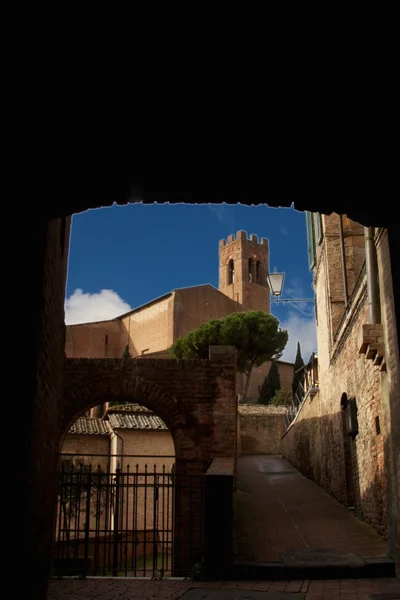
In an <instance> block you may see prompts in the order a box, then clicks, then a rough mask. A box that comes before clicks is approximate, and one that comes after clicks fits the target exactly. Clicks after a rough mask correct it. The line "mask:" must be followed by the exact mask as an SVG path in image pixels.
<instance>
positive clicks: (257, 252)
mask: <svg viewBox="0 0 400 600" xmlns="http://www.w3.org/2000/svg"><path fill="white" fill-rule="evenodd" d="M249 259H252V261H253V269H252V281H250V278H249ZM230 260H233V262H234V280H233V282H232V283H230V281H229V276H228V271H229V261H230ZM257 262H259V263H260V270H259V278H258V281H256V279H257V277H256V267H255V265H256V263H257ZM268 267H269V245H268V240H267V239H266V238H262V240H261V241H260V243H259V241H258V238H257V236H256V235H251V236H250V238H248V236H247V233H246V232H245V231H238V232H237V234H236V236H235V235H230V236H229V237H228V239H227V240H221V241H220V244H219V286H218V287H219V289H220V290H221V292H223V293H224V294H226V295H227V296H228V297H229V298H231V299H232V300H234V301H235V302H238V303H240V304H241V308H240V309H238V310H264V311H265V312H267V313H269V312H270V301H269V288H268V283H267V277H266V274H267V271H268Z"/></svg>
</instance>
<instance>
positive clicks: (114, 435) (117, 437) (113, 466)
mask: <svg viewBox="0 0 400 600" xmlns="http://www.w3.org/2000/svg"><path fill="white" fill-rule="evenodd" d="M117 440H120V442H121V453H120V454H121V462H120V465H119V466H120V468H121V469H122V459H123V456H124V440H123V439H122V437H121V436H120V435H118V433H117V432H116V431H115V429H113V432H112V434H111V454H112V455H113V454H118V441H117ZM114 442H115V443H114ZM114 446H115V450H116V452H114ZM116 468H117V457H116V456H111V461H110V471H115V470H116Z"/></svg>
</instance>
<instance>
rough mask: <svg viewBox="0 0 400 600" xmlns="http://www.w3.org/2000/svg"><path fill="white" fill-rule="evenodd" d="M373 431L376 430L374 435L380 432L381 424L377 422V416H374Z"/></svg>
mask: <svg viewBox="0 0 400 600" xmlns="http://www.w3.org/2000/svg"><path fill="white" fill-rule="evenodd" d="M375 431H376V435H380V433H381V424H380V422H379V417H375Z"/></svg>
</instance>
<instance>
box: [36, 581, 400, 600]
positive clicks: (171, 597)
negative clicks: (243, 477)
mask: <svg viewBox="0 0 400 600" xmlns="http://www.w3.org/2000/svg"><path fill="white" fill-rule="evenodd" d="M193 588H200V589H202V590H204V592H206V591H207V590H210V591H211V590H229V589H231V590H237V592H238V596H237V597H238V598H242V597H246V596H248V597H249V593H247V594H246V590H247V592H250V590H254V591H256V590H257V591H265V592H286V593H288V596H287V598H288V600H290V595H289V594H290V593H296V592H302V593H304V594H305V600H368V598H369V597H370V596H371V595H372V594H383V593H384V594H392V599H393V598H394V597H397V598H398V599H399V600H400V581H399V580H397V579H339V580H330V579H328V580H318V581H309V580H304V581H225V582H224V581H220V582H215V581H212V582H211V581H210V582H196V581H188V580H164V581H152V580H148V579H146V580H145V579H105V578H99V579H86V580H79V579H60V580H51V581H50V582H49V593H48V596H47V600H155V599H158V600H177V599H178V598H182V597H183V598H182V600H184V594H185V592H187V591H188V590H190V589H193ZM239 590H240V591H241V593H240V592H239ZM243 592H244V593H243ZM239 594H240V596H239Z"/></svg>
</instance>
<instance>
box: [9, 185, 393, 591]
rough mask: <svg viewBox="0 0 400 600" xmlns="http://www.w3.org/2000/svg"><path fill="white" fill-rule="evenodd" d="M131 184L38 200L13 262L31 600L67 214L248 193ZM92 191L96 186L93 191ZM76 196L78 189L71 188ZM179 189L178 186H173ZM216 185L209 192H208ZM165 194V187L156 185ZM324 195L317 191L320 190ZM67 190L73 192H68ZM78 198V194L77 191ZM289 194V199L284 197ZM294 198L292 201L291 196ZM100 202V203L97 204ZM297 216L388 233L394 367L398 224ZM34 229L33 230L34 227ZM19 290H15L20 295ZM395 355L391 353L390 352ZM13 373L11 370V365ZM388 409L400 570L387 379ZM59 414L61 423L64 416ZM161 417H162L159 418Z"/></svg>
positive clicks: (373, 213) (57, 360)
mask: <svg viewBox="0 0 400 600" xmlns="http://www.w3.org/2000/svg"><path fill="white" fill-rule="evenodd" d="M134 181H138V180H136V179H135V178H129V180H128V181H127V182H125V183H123V184H121V183H120V182H119V183H118V182H117V183H116V184H115V185H111V184H110V182H109V184H107V185H106V184H105V182H104V181H99V183H98V185H97V184H96V183H94V184H93V185H92V182H91V187H90V191H88V190H89V188H88V187H86V189H85V193H83V192H82V193H80V192H78V193H68V195H66V196H65V198H64V199H61V200H60V199H59V198H57V201H54V202H53V203H50V204H48V205H46V206H44V205H43V206H41V205H40V203H39V201H38V203H37V204H36V205H35V204H34V203H32V210H30V209H27V212H28V213H30V214H28V216H30V217H31V219H29V218H27V219H26V221H27V223H26V227H25V229H24V239H23V243H22V244H21V248H20V250H21V252H20V253H19V255H18V256H16V257H15V260H16V268H17V269H18V271H19V272H29V273H30V276H31V277H30V280H31V282H32V285H31V288H30V298H29V305H28V307H27V315H26V316H27V318H25V324H24V330H25V339H26V344H25V346H24V361H25V381H26V389H27V392H26V394H25V396H24V399H23V405H24V409H23V411H22V412H23V414H22V417H21V418H20V420H19V440H20V442H19V443H20V447H19V452H20V456H21V460H20V463H19V464H20V465H21V468H20V469H19V472H18V478H17V481H16V486H15V489H16V491H17V494H18V496H19V497H21V498H24V499H25V502H26V503H27V504H28V505H29V511H27V510H21V508H19V509H18V513H16V515H15V522H18V525H19V531H18V543H19V546H20V548H22V549H23V550H22V552H23V555H24V557H25V561H26V564H27V565H28V567H27V569H26V576H27V577H28V578H29V577H30V578H31V580H32V585H35V587H36V589H37V593H36V597H37V598H45V594H46V587H47V583H46V582H47V576H48V572H49V567H50V560H51V545H52V530H53V528H52V519H53V516H52V515H53V512H54V497H55V487H54V481H55V472H56V463H55V457H56V455H57V451H58V448H59V442H60V439H61V437H62V435H63V432H64V430H65V427H66V425H67V423H68V418H70V416H71V415H70V416H69V417H68V416H67V413H66V412H65V407H64V395H63V391H64V385H65V374H66V371H67V368H68V367H67V365H66V361H65V354H64V345H65V327H64V297H65V282H66V273H67V263H68V239H69V227H70V219H69V215H71V214H74V213H77V212H81V211H85V210H87V209H90V208H96V207H102V206H111V205H112V204H113V203H114V202H117V203H119V204H126V203H127V202H128V201H133V202H134V201H142V202H144V203H148V204H151V203H155V202H157V203H163V202H169V203H174V202H185V203H194V204H200V203H203V202H204V203H207V204H208V203H215V204H219V203H228V204H229V203H230V204H235V203H237V202H241V203H246V201H245V200H243V198H244V197H248V194H247V195H246V194H243V193H240V194H239V193H238V192H237V191H235V190H227V189H226V190H225V191H223V192H222V193H220V194H219V195H218V197H216V196H215V195H213V194H211V195H208V196H207V200H204V194H203V193H202V192H201V191H199V192H198V193H197V192H191V193H188V194H185V193H179V194H174V193H165V194H164V193H159V192H154V191H152V190H153V189H157V186H154V188H152V186H151V185H149V186H147V185H144V184H143V183H142V184H141V186H140V190H141V191H140V192H137V193H136V192H134V191H132V190H135V189H139V188H138V186H136V185H135V184H133V183H132V182H134ZM96 186H97V187H96ZM76 187H77V189H79V185H78V183H76ZM177 187H179V186H177ZM212 188H213V186H210V189H212ZM158 189H162V186H158ZM321 189H322V187H321ZM70 191H71V190H70ZM74 192H75V190H74ZM288 195H289V194H288ZM291 196H292V197H296V194H295V193H294V194H291ZM99 198H101V200H99ZM262 203H264V204H268V206H271V207H290V206H291V205H292V201H291V200H286V199H278V200H273V201H271V200H270V198H269V197H268V195H267V194H265V193H264V192H263V193H261V194H257V198H256V200H254V198H249V201H248V204H262ZM293 204H294V208H296V209H297V210H310V211H319V212H322V213H326V214H330V213H331V212H337V213H340V214H347V215H348V216H349V217H350V218H351V219H353V220H355V221H358V222H359V223H361V224H363V225H366V226H378V227H385V228H386V229H387V232H388V256H389V261H388V270H387V282H386V283H387V288H386V293H387V294H388V297H390V301H391V303H392V305H393V319H392V326H391V331H392V334H393V338H394V344H395V346H394V351H395V353H396V355H397V364H398V340H399V335H398V327H399V323H400V314H399V312H400V311H399V307H400V236H399V224H398V223H396V222H395V219H394V215H393V213H392V208H391V207H390V206H389V204H388V205H385V204H384V202H380V204H379V207H378V208H375V207H374V208H371V209H370V210H369V211H368V209H365V208H364V207H363V208H362V209H361V210H360V209H357V208H354V204H353V203H352V202H351V200H348V201H343V200H342V201H335V200H331V201H329V200H320V194H318V199H315V198H312V197H310V199H309V200H303V201H300V200H299V201H297V200H295V201H294V203H293ZM32 224H34V226H32ZM22 279H23V278H21V282H20V283H19V285H20V286H21V288H20V291H21V293H20V295H21V297H24V294H25V289H24V286H25V284H24V282H23V280H22ZM18 291H19V290H18ZM392 350H393V348H392ZM10 368H11V366H10ZM389 398H390V401H389V405H388V407H387V409H386V417H385V418H386V420H387V422H386V427H387V430H388V431H391V436H390V437H389V438H388V441H387V447H386V451H387V455H388V463H387V464H388V465H389V467H388V468H389V470H390V473H389V477H388V479H389V481H390V482H391V488H390V489H389V490H388V497H389V496H390V504H391V506H392V507H393V510H392V511H389V512H390V514H392V515H393V522H392V524H391V527H390V532H391V533H390V540H391V545H392V548H394V552H393V555H394V556H395V557H396V560H397V564H398V565H399V564H400V562H399V548H400V534H399V523H400V519H397V518H396V515H397V514H398V506H399V504H400V502H399V480H398V473H399V472H400V463H399V461H400V457H399V448H400V440H399V435H400V432H399V428H398V425H397V424H398V422H400V401H399V380H398V375H396V374H395V375H394V376H393V377H391V378H390V392H389ZM61 415H63V416H61ZM160 416H161V415H160Z"/></svg>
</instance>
